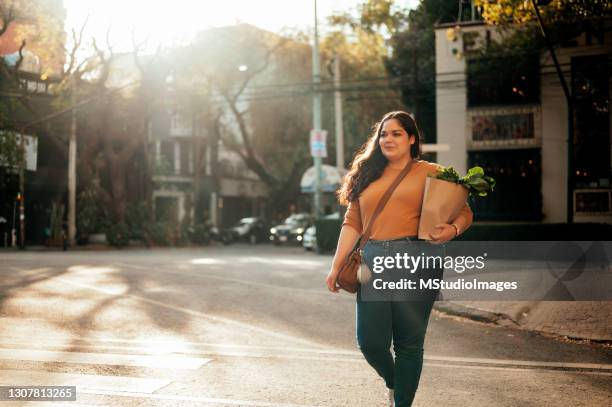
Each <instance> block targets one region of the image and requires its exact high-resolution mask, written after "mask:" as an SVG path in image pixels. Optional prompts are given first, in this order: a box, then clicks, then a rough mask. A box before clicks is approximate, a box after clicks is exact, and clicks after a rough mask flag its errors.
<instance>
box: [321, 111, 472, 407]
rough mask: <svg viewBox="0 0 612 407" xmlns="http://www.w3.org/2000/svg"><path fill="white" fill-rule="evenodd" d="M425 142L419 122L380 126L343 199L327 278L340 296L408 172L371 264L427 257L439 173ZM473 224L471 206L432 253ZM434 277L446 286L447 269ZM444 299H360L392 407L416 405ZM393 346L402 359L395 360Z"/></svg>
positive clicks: (361, 334)
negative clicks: (425, 222) (353, 256)
mask: <svg viewBox="0 0 612 407" xmlns="http://www.w3.org/2000/svg"><path fill="white" fill-rule="evenodd" d="M420 142H421V140H420V134H419V131H418V127H417V125H416V122H415V121H414V119H413V118H412V116H411V115H410V114H408V113H406V112H403V111H396V112H390V113H387V114H386V115H385V116H384V117H383V118H382V120H381V121H380V122H379V123H377V125H376V127H375V131H374V133H373V134H372V135H371V136H370V138H369V139H368V141H366V143H365V144H364V145H363V146H362V147H361V149H360V150H359V151H358V153H357V155H356V156H355V158H354V160H353V162H352V164H351V169H350V171H349V173H348V175H347V176H346V178H345V181H344V184H343V185H342V187H341V188H340V190H339V191H338V198H339V201H340V203H341V204H344V205H348V209H347V212H346V215H345V218H344V222H343V224H342V230H341V232H340V238H339V241H338V247H337V249H336V254H335V257H334V260H333V263H332V269H331V271H330V272H329V274H328V276H327V286H328V289H329V290H330V291H332V292H334V293H337V292H338V291H339V287H338V285H337V278H338V272H339V270H340V266H341V264H342V262H343V261H344V259H345V258H346V256H347V255H348V254H349V252H350V251H351V249H352V248H353V246H354V245H355V243H356V241H357V239H358V238H359V236H360V235H361V234H362V233H364V230H365V229H366V228H367V226H368V224H369V222H370V220H371V219H372V217H373V215H374V212H375V208H376V206H377V205H378V202H379V201H380V199H381V197H382V196H383V195H384V194H385V192H386V191H387V190H388V189H389V187H390V186H391V184H392V183H393V181H394V180H395V179H396V178H397V177H398V175H399V174H400V173H402V171H403V170H404V173H405V174H406V175H405V176H404V178H403V179H402V180H401V181H400V183H399V184H398V185H397V187H396V189H395V190H394V191H393V193H392V194H391V197H390V198H389V200H388V202H387V203H386V205H385V206H384V209H383V210H382V212H381V213H380V215H379V216H377V217H376V219H375V221H374V223H373V224H372V225H371V228H370V233H369V235H370V236H369V237H370V240H369V241H368V243H367V244H366V246H365V247H364V250H363V261H364V262H365V263H366V264H368V266H369V267H370V269H372V264H371V261H372V259H373V258H374V257H376V256H395V255H396V254H397V253H400V254H401V255H403V254H404V253H408V254H411V253H413V254H414V255H415V256H418V255H419V254H421V251H422V250H421V249H422V248H423V244H425V243H424V242H422V243H419V244H418V245H419V248H418V253H416V246H417V241H418V240H419V239H417V237H416V236H417V229H418V224H419V217H420V213H421V203H422V201H423V193H424V187H425V179H426V177H427V174H428V173H435V172H436V171H437V169H438V168H439V167H438V166H437V165H436V164H433V163H430V162H427V161H424V160H420V159H419V157H420V153H421V149H420ZM406 169H408V171H407V172H406V171H405V170H406ZM472 217H473V215H472V211H471V210H470V208H469V206H468V205H467V203H466V205H465V207H464V208H463V209H462V211H461V213H460V214H459V216H458V217H457V218H456V219H454V220H453V221H452V222H451V223H450V224H446V223H445V224H439V225H437V226H436V230H437V232H436V233H434V234H432V235H431V241H430V243H428V244H427V246H428V247H429V248H431V251H432V253H433V252H436V250H437V251H438V253H439V252H440V251H441V252H443V251H444V247H443V244H444V243H445V242H448V241H449V240H451V239H453V238H455V237H456V236H458V235H459V234H461V233H463V232H464V231H465V230H466V229H467V228H468V227H469V226H470V225H471V223H472ZM366 238H367V236H366ZM434 254H435V253H434ZM427 273H428V276H430V277H434V278H441V276H442V269H438V270H433V271H432V270H427ZM415 275H418V273H415ZM436 294H437V292H432V293H429V294H428V295H425V296H423V295H420V296H419V297H418V298H414V299H413V300H410V301H405V300H404V301H368V300H367V299H364V296H363V290H362V289H361V288H360V289H358V291H357V318H356V319H357V321H356V322H357V326H356V331H357V343H358V344H359V348H360V350H361V352H362V353H363V355H364V357H365V359H366V360H367V362H368V363H369V364H370V365H371V366H372V367H373V368H374V369H375V370H376V372H377V373H378V374H379V375H380V376H381V377H382V378H383V379H384V381H385V384H386V386H387V388H388V389H389V405H390V406H396V407H406V406H410V405H412V401H413V400H414V396H415V393H416V390H417V387H418V384H419V379H420V376H421V368H422V365H423V342H424V340H425V332H426V329H427V323H428V320H429V315H430V313H431V309H432V306H433V302H434V300H435V296H436ZM391 343H393V350H394V354H395V358H394V357H393V355H392V354H391V350H390V347H391Z"/></svg>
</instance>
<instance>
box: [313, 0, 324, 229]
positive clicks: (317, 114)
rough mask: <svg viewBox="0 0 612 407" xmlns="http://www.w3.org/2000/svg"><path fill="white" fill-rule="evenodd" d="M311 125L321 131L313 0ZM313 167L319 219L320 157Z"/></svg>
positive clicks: (319, 77)
mask: <svg viewBox="0 0 612 407" xmlns="http://www.w3.org/2000/svg"><path fill="white" fill-rule="evenodd" d="M312 85H313V88H314V89H313V91H314V92H313V99H312V124H313V126H312V127H313V130H314V131H315V132H319V131H321V130H322V129H321V127H322V124H321V122H322V120H321V89H320V85H321V66H320V60H319V31H318V23H317V0H314V44H313V46H312ZM313 160H314V167H315V174H316V176H315V190H314V214H315V217H316V218H319V217H320V216H321V214H322V212H321V184H322V182H321V161H322V160H321V157H317V156H315V157H313Z"/></svg>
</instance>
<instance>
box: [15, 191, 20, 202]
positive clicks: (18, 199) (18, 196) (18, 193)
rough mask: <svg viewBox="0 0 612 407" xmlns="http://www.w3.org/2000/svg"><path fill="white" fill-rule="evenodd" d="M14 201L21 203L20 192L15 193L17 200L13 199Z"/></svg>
mask: <svg viewBox="0 0 612 407" xmlns="http://www.w3.org/2000/svg"><path fill="white" fill-rule="evenodd" d="M15 200H16V201H21V192H17V198H15Z"/></svg>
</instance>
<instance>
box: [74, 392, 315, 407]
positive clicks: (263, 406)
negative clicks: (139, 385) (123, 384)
mask: <svg viewBox="0 0 612 407" xmlns="http://www.w3.org/2000/svg"><path fill="white" fill-rule="evenodd" d="M77 392H78V389H77ZM81 393H87V394H95V395H101V396H117V397H134V398H144V399H149V400H174V401H190V402H193V403H205V404H217V405H232V406H254V407H317V406H313V405H306V404H291V403H270V402H266V401H253V400H236V399H219V398H212V397H195V396H182V395H178V394H159V393H156V394H147V393H135V392H134V393H133V392H121V391H90V390H85V391H82V392H81Z"/></svg>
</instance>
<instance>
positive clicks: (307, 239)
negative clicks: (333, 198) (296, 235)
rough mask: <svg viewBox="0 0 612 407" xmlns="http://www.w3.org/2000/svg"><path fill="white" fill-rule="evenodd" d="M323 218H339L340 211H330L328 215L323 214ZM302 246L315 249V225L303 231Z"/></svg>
mask: <svg viewBox="0 0 612 407" xmlns="http://www.w3.org/2000/svg"><path fill="white" fill-rule="evenodd" d="M324 218H325V219H340V212H334V213H330V214H329V215H325V216H324ZM302 246H303V247H304V249H306V250H309V251H310V250H315V251H316V250H317V227H316V226H315V225H312V226H311V227H309V228H308V229H306V232H304V238H303V241H302Z"/></svg>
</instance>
